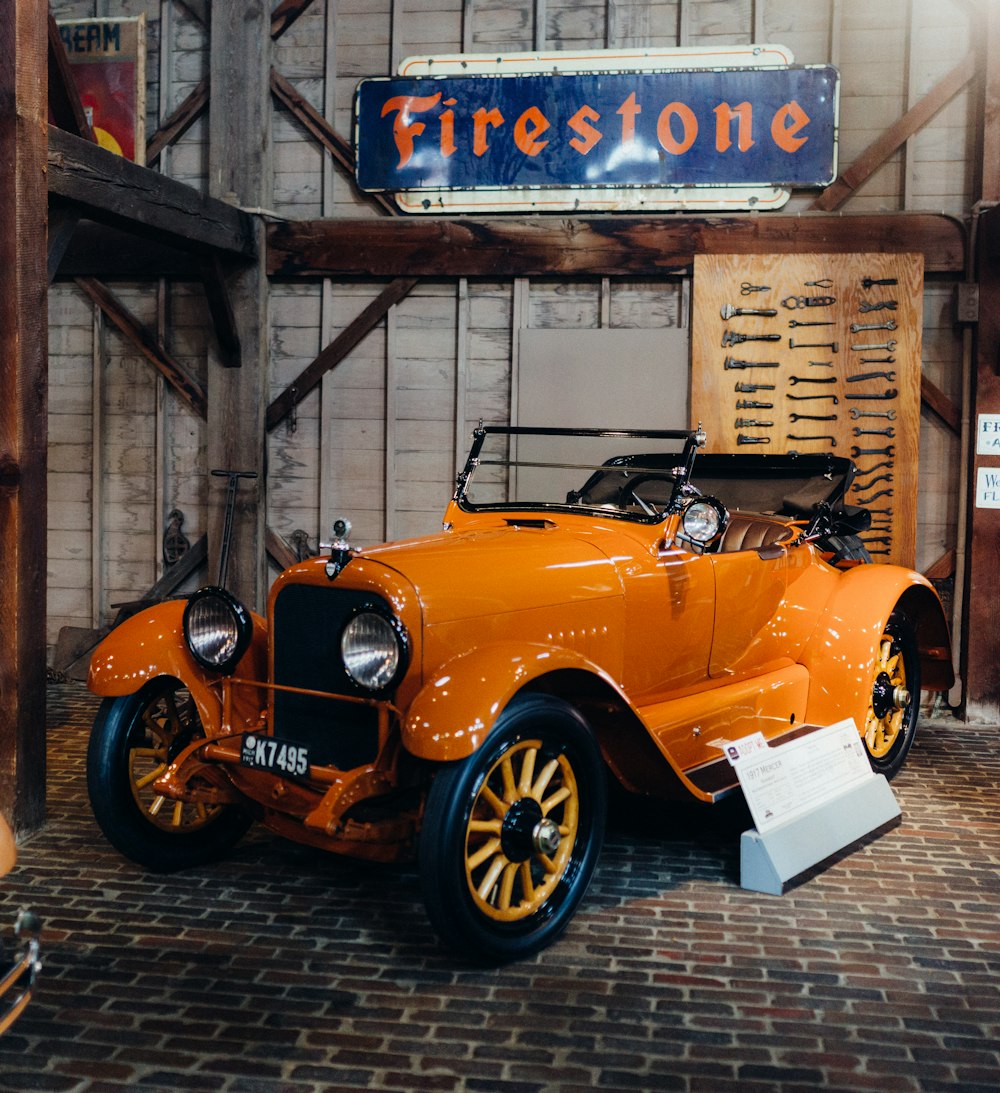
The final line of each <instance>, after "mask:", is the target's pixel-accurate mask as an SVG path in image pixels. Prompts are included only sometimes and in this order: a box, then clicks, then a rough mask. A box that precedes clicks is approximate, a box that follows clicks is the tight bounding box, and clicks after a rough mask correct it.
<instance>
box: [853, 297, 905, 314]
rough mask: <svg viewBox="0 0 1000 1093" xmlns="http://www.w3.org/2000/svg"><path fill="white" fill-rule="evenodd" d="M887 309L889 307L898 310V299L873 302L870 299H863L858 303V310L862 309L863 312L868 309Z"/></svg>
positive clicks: (890, 309) (891, 309)
mask: <svg viewBox="0 0 1000 1093" xmlns="http://www.w3.org/2000/svg"><path fill="white" fill-rule="evenodd" d="M886 309H888V310H889V311H895V310H896V301H895V300H878V301H876V302H874V303H872V302H870V301H868V300H862V301H861V303H860V304H858V311H860V312H862V313H863V312H866V311H884V310H886Z"/></svg>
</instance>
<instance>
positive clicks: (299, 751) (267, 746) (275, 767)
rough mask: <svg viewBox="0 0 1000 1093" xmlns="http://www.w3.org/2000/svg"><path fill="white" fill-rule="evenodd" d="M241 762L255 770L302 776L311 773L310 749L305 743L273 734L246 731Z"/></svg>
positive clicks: (241, 750) (241, 751) (241, 749)
mask: <svg viewBox="0 0 1000 1093" xmlns="http://www.w3.org/2000/svg"><path fill="white" fill-rule="evenodd" d="M240 762H241V763H242V764H243V766H245V767H253V769H254V770H269V771H271V772H272V773H274V774H289V775H292V776H299V777H302V776H304V775H306V774H308V773H309V749H308V748H307V747H306V746H305V745H304V744H290V743H288V741H287V740H276V739H275V738H274V737H273V736H259V735H257V734H256V733H252V732H245V733H244V734H243V744H242V747H241V748H240Z"/></svg>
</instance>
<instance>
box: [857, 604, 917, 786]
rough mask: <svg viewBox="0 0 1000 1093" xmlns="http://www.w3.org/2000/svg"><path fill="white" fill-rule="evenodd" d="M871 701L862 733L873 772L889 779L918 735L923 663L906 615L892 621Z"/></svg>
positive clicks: (873, 681)
mask: <svg viewBox="0 0 1000 1093" xmlns="http://www.w3.org/2000/svg"><path fill="white" fill-rule="evenodd" d="M871 673H872V675H871V697H870V699H869V702H868V711H867V714H866V716H865V724H864V728H863V729H862V735H863V736H864V741H865V749H866V750H867V752H868V759H869V761H870V762H871V765H872V769H873V770H875V771H876V772H877V773H879V774H884V775H885V776H886V778H894V777H895V776H896V774H897V773H898V772H899V769H900V767H902V765H903V761H904V760H905V759H906V754H907V752H908V751H909V750H910V745H911V744H912V743H913V737H914V735H915V734H916V731H917V717H918V715H919V712H920V660H919V658H918V656H917V639H916V634H915V633H914V630H913V625H912V623H910V621H909V620H908V619H907V618H906V616H905V615H902V614H900V613H899V612H894V613H893V615H892V616H891V617H890V619H889V621H888V623H887V624H886V626H885V629H884V631H883V633H882V637H881V639H880V640H879V643H878V649H877V651H876V654H875V659H874V662H873V664H872V669H871Z"/></svg>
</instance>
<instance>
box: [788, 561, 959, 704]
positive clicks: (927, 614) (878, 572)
mask: <svg viewBox="0 0 1000 1093" xmlns="http://www.w3.org/2000/svg"><path fill="white" fill-rule="evenodd" d="M897 608H899V609H900V610H901V611H903V613H904V614H906V615H907V617H908V618H909V619H910V621H911V622H912V623H913V624H914V627H915V629H916V634H917V647H918V651H919V655H920V669H921V688H922V689H925V690H930V691H946V690H947V689H948V688H949V687H951V685H952V684H953V683H954V679H955V677H954V671H953V669H952V665H951V640H950V638H949V635H948V622H947V619H946V618H945V614H944V609H943V608H942V606H941V601H940V600H939V599H938V595H937V592H935V591H934V587H933V586H932V585H931V583H930V581H928V580H927V578H926V577H924V576H922V575H921V574H920V573H917V572H915V571H914V570H911V569H905V568H903V567H902V566H891V565H862V566H856V567H855V568H854V569H850V570H847V571H845V572H844V575H843V579H842V580H841V581H840V582H839V584H838V586H837V591H836V592H835V593H834V595H833V596H832V597H831V598H830V601H829V602H828V603H827V605H826V609H825V610H824V612H823V615H822V616H821V618H820V621H819V624H818V626H817V627H816V630H815V631H814V633H813V635H812V637H811V638H810V640H809V642H808V643H807V645H806V648H805V650H804V652H803V657H802V662H803V663H804V664H805V666H806V667H807V668H808V669H809V677H810V685H809V708H808V710H807V711H806V716H807V718H808V720H809V721H811V722H813V723H815V724H818V725H827V724H830V723H831V722H832V721H834V720H838V719H839V718H842V717H844V716H845V711H847V712H853V711H863V710H864V709H865V708H866V707H867V703H868V699H869V698H870V695H871V664H872V654H873V652H874V650H875V648H876V646H877V644H878V641H879V639H880V638H881V636H882V634H883V632H884V629H885V625H886V623H887V622H888V621H889V616H890V615H891V614H892V613H893V611H895V610H896V609H897Z"/></svg>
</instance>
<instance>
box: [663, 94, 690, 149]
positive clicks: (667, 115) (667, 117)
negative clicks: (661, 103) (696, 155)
mask: <svg viewBox="0 0 1000 1093" xmlns="http://www.w3.org/2000/svg"><path fill="white" fill-rule="evenodd" d="M675 116H676V117H678V118H679V119H680V122H681V127H682V129H683V130H684V135H683V136H682V137H681V139H680V140H676V139H675V138H674V134H673V131H672V130H671V127H670V123H671V119H672V118H673V117H675ZM656 136H657V138H658V139H659V141H660V144H661V145H662V146H663V149H664V151H667V152H670V154H671V155H674V156H682V155H684V153H685V152H686V151H687V150H688V149H689V148H690V147H691V145H692V144H694V141H695V137H697V136H698V119H697V118H696V117H695V116H694V111H693V110H692V109H691V107H690V106H685V105H684V103H682V102H671V103H667V105H666V106H665V107H664V108H663V109H662V110H661V111H660V117H659V119H658V120H657V122H656Z"/></svg>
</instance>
